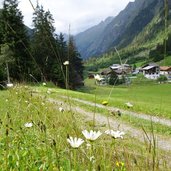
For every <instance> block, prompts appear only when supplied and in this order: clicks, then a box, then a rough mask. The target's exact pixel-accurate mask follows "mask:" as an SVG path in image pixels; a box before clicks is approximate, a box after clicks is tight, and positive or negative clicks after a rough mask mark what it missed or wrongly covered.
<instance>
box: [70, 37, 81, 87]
mask: <svg viewBox="0 0 171 171" xmlns="http://www.w3.org/2000/svg"><path fill="white" fill-rule="evenodd" d="M68 59H69V62H70V65H69V86H70V88H72V89H75V88H76V87H79V86H82V85H83V69H84V68H83V64H82V59H81V57H80V54H79V52H78V51H77V48H76V46H75V43H74V39H73V36H70V37H69V42H68Z"/></svg>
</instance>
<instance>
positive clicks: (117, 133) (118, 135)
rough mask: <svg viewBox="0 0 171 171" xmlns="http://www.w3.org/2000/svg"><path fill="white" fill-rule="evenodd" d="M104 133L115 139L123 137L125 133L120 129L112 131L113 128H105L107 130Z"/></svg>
mask: <svg viewBox="0 0 171 171" xmlns="http://www.w3.org/2000/svg"><path fill="white" fill-rule="evenodd" d="M105 133H106V134H107V135H110V136H112V137H113V138H115V139H116V138H122V139H123V135H125V133H124V132H122V131H114V130H107V131H105Z"/></svg>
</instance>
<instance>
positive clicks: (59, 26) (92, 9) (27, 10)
mask: <svg viewBox="0 0 171 171" xmlns="http://www.w3.org/2000/svg"><path fill="white" fill-rule="evenodd" d="M129 1H133V0H39V4H42V5H43V7H44V9H45V10H48V9H49V10H50V12H51V14H52V15H53V18H54V19H55V27H56V31H57V32H65V33H67V32H68V27H69V24H70V25H71V33H72V34H75V33H78V32H80V31H84V30H85V29H87V28H88V27H91V26H93V25H95V24H98V23H99V22H100V21H101V20H104V19H105V18H107V17H108V16H115V15H117V14H118V13H119V12H120V11H121V10H122V9H124V8H125V6H126V5H127V4H128V2H129ZM0 2H1V4H2V0H0ZM31 2H32V3H33V5H34V6H36V2H37V0H31ZM19 8H20V10H21V11H22V14H23V15H24V22H25V24H26V25H28V26H29V27H31V26H32V14H33V12H34V10H33V8H32V6H31V4H30V2H29V0H19Z"/></svg>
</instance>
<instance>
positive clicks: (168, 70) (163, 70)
mask: <svg viewBox="0 0 171 171" xmlns="http://www.w3.org/2000/svg"><path fill="white" fill-rule="evenodd" d="M140 74H141V75H143V76H144V77H145V78H147V79H149V80H158V82H159V83H161V82H171V66H159V65H158V64H157V63H148V64H146V65H143V66H142V67H137V68H133V67H132V66H131V65H129V64H113V65H111V66H110V67H109V68H107V69H104V70H102V71H101V72H100V73H96V74H93V73H89V76H88V77H89V79H92V78H94V79H95V83H96V84H97V85H107V84H109V80H110V79H111V77H112V76H114V77H115V78H117V79H118V80H121V79H123V77H124V78H125V82H126V83H128V84H130V82H131V81H130V80H131V79H134V78H136V77H137V76H138V75H140Z"/></svg>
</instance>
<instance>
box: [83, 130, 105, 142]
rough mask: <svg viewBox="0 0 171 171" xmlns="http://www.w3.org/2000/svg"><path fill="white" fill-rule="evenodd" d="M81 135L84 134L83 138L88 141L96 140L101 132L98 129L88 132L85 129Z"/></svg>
mask: <svg viewBox="0 0 171 171" xmlns="http://www.w3.org/2000/svg"><path fill="white" fill-rule="evenodd" d="M82 133H83V135H84V136H85V138H86V139H87V140H90V141H94V140H96V139H97V138H98V137H99V136H100V135H102V133H101V132H100V131H97V132H96V131H93V130H91V131H90V132H88V131H87V130H84V131H82Z"/></svg>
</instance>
